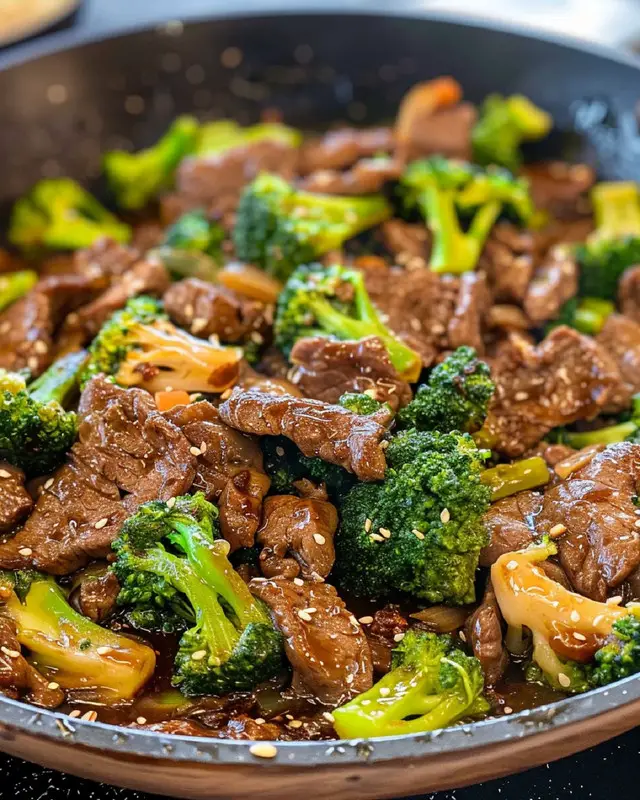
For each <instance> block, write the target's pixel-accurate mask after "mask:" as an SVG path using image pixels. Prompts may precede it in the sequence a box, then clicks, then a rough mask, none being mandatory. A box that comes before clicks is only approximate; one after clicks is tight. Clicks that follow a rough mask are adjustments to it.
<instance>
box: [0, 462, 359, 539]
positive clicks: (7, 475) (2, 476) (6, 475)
mask: <svg viewBox="0 0 640 800" xmlns="http://www.w3.org/2000/svg"><path fill="white" fill-rule="evenodd" d="M2 477H5V476H4V475H3V476H2ZM6 477H7V478H8V477H9V476H8V475H6ZM364 530H365V533H369V531H370V530H371V520H370V519H369V518H368V517H367V519H365V521H364Z"/></svg>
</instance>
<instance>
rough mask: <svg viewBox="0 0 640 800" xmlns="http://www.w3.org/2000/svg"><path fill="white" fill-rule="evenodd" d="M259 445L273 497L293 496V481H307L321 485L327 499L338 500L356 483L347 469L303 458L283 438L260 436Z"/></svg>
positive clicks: (319, 459)
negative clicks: (323, 486) (325, 491)
mask: <svg viewBox="0 0 640 800" xmlns="http://www.w3.org/2000/svg"><path fill="white" fill-rule="evenodd" d="M260 444H261V445H262V450H263V453H264V469H265V472H266V473H267V475H268V476H269V478H270V479H271V491H272V493H273V494H294V493H295V486H294V483H295V481H299V480H302V479H303V478H308V479H309V480H310V481H313V482H314V483H324V485H325V486H326V488H327V492H328V494H329V496H330V497H332V498H338V497H341V496H342V495H344V494H345V493H346V492H348V491H349V489H350V488H351V487H352V486H353V484H354V483H355V478H354V476H353V475H352V474H351V473H350V472H347V470H346V469H343V468H342V467H339V466H338V465H337V464H330V463H329V462H328V461H323V460H322V459H321V458H314V457H312V456H304V455H302V453H301V452H300V451H299V450H298V448H297V447H296V446H295V445H294V444H293V443H292V442H291V441H290V440H289V439H285V438H284V436H263V437H262V438H261V440H260Z"/></svg>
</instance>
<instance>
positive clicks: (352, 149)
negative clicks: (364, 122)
mask: <svg viewBox="0 0 640 800" xmlns="http://www.w3.org/2000/svg"><path fill="white" fill-rule="evenodd" d="M392 149H393V131H392V130H391V128H369V129H364V130H361V129H358V128H342V129H340V130H336V131H329V133H325V134H324V135H323V136H321V137H318V138H315V139H313V138H312V139H308V140H307V141H305V143H304V144H303V145H302V149H301V152H300V163H299V170H300V173H301V174H302V175H310V174H312V173H317V172H319V171H322V170H343V169H346V168H347V167H351V166H352V165H353V164H355V163H356V162H357V161H360V159H363V158H370V157H372V156H376V155H378V154H379V153H386V152H389V151H390V150H392Z"/></svg>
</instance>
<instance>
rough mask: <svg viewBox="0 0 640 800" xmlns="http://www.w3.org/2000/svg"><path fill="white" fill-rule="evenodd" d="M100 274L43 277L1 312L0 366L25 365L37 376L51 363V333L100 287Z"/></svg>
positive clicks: (20, 366)
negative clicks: (92, 275) (0, 343)
mask: <svg viewBox="0 0 640 800" xmlns="http://www.w3.org/2000/svg"><path fill="white" fill-rule="evenodd" d="M104 286H105V280H104V278H102V277H101V276H100V275H98V276H97V277H85V276H83V275H59V276H56V277H53V276H52V277H49V278H42V279H41V280H40V281H39V282H38V283H37V284H36V286H35V287H34V288H33V289H32V290H31V291H30V292H29V293H28V294H27V295H25V296H24V297H23V298H21V299H20V300H18V301H17V302H16V303H13V305H11V306H9V308H8V309H7V310H6V311H4V312H3V313H2V314H0V341H1V342H2V346H1V347H0V367H2V368H4V369H9V370H21V369H28V370H29V372H30V373H31V376H32V377H34V378H35V377H37V376H38V375H40V374H41V373H42V372H44V370H45V369H46V368H47V367H48V366H49V365H50V364H51V362H52V361H53V356H54V337H55V334H56V331H57V330H58V327H59V326H60V324H61V323H62V321H63V320H64V319H65V317H66V315H67V314H69V313H70V312H72V311H74V310H75V309H76V308H78V307H80V306H82V305H84V304H85V303H87V302H88V301H89V300H91V299H92V298H93V297H94V296H95V294H96V293H97V292H98V291H100V290H101V289H103V288H104Z"/></svg>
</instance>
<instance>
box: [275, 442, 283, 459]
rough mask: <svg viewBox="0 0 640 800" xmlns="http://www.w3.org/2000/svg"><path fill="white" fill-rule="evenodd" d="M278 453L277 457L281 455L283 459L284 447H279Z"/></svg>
mask: <svg viewBox="0 0 640 800" xmlns="http://www.w3.org/2000/svg"><path fill="white" fill-rule="evenodd" d="M276 453H277V455H279V456H280V457H282V456H283V455H284V447H280V446H279V445H278V447H276Z"/></svg>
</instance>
